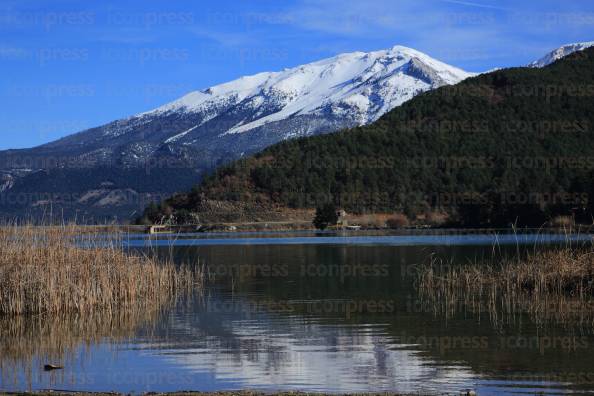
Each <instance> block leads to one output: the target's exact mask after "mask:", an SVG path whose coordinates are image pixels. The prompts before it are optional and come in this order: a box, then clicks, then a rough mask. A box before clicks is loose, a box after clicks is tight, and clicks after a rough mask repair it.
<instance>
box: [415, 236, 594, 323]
mask: <svg viewBox="0 0 594 396" xmlns="http://www.w3.org/2000/svg"><path fill="white" fill-rule="evenodd" d="M417 289H418V291H419V294H420V297H421V299H422V300H423V301H424V302H425V303H428V304H429V306H430V307H432V309H433V310H434V312H435V313H439V314H443V315H446V316H447V317H450V316H453V315H455V314H457V313H460V312H462V311H464V312H474V313H488V314H489V317H490V318H491V319H492V320H493V321H495V322H499V323H501V322H503V321H510V320H514V319H516V318H517V317H519V316H521V315H525V314H528V315H529V316H530V317H531V318H532V319H533V320H534V321H535V323H536V324H537V325H539V326H543V325H546V324H551V323H554V324H557V325H559V324H560V325H564V326H572V327H573V326H576V325H577V326H579V327H580V328H587V329H589V330H590V331H591V330H594V251H593V250H591V249H588V250H583V249H579V248H571V247H568V248H564V249H561V250H550V251H543V252H533V253H530V254H528V255H527V256H526V257H513V258H505V259H502V260H501V261H499V262H477V263H472V264H469V265H461V266H456V265H451V264H448V265H444V263H442V262H439V261H437V260H432V262H431V264H430V265H428V266H426V267H424V268H422V269H421V271H420V273H419V277H418V280H417Z"/></svg>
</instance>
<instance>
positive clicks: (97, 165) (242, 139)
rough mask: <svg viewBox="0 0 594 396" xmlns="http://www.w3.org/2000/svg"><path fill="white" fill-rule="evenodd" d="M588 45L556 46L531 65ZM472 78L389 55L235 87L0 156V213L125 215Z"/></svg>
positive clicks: (359, 57) (344, 58) (339, 61)
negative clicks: (62, 203)
mask: <svg viewBox="0 0 594 396" xmlns="http://www.w3.org/2000/svg"><path fill="white" fill-rule="evenodd" d="M591 45H594V43H584V44H576V45H573V46H565V47H562V48H560V49H559V50H557V51H555V52H553V53H551V54H549V55H547V57H545V58H543V59H542V60H540V61H537V62H534V64H533V65H534V66H544V65H546V64H547V62H552V61H554V60H555V59H557V58H560V57H562V56H564V55H567V54H569V53H571V52H574V51H577V50H579V49H584V48H587V47H588V46H591ZM473 75H474V74H473V73H468V72H465V71H463V70H461V69H458V68H456V67H453V66H450V65H447V64H445V63H443V62H440V61H438V60H435V59H433V58H431V57H430V56H428V55H426V54H423V53H421V52H419V51H416V50H414V49H411V48H407V47H402V46H396V47H393V48H390V49H387V50H383V51H374V52H367V53H365V52H353V53H348V54H341V55H337V56H335V57H332V58H328V59H324V60H321V61H318V62H313V63H309V64H306V65H303V66H298V67H294V68H289V69H285V70H283V71H280V72H266V73H260V74H256V75H253V76H248V77H243V78H239V79H237V80H235V81H231V82H228V83H224V84H220V85H216V86H213V87H210V88H208V89H204V90H201V91H195V92H191V93H189V94H187V95H185V96H184V97H182V98H180V99H178V100H176V101H173V102H171V103H168V104H166V105H164V106H162V107H159V108H157V109H154V110H151V111H148V112H144V113H141V114H137V115H134V116H132V117H129V118H126V119H122V120H117V121H114V122H111V123H109V124H107V125H104V126H100V127H97V128H92V129H89V130H86V131H82V132H80V133H77V134H74V135H71V136H68V137H65V138H63V139H60V140H57V141H55V142H52V143H49V144H46V145H43V146H39V147H36V148H32V149H27V150H9V151H4V152H0V172H2V174H3V176H2V178H0V192H1V193H2V194H3V195H2V198H3V199H2V200H1V201H0V212H2V207H1V206H2V202H9V203H10V202H12V201H14V202H17V203H18V205H17V206H19V210H20V209H26V208H31V207H39V206H43V205H42V204H44V203H48V202H49V203H53V202H55V201H56V200H55V195H52V194H55V193H58V194H59V193H63V192H67V194H66V198H67V199H68V202H67V205H69V206H70V207H71V208H76V209H77V210H79V209H80V210H81V211H82V212H83V213H86V212H87V211H88V210H89V213H96V210H99V209H97V208H100V209H101V210H105V213H109V214H113V213H114V212H115V211H114V208H113V207H109V205H107V206H106V205H104V203H105V202H108V203H113V202H115V203H116V204H114V205H115V206H118V207H121V208H125V210H126V211H127V212H126V213H127V215H128V216H129V215H130V212H131V211H132V212H133V211H134V210H142V208H143V207H144V206H145V205H146V204H147V201H148V200H149V199H155V197H156V198H157V199H159V198H164V197H165V196H167V195H169V194H171V193H173V192H176V191H181V190H186V189H188V188H189V187H191V186H192V185H193V184H195V183H197V182H198V181H199V179H200V177H201V174H202V173H203V172H205V171H208V170H211V169H213V168H216V167H218V166H219V165H221V164H223V163H227V162H230V161H232V160H234V159H237V158H240V157H242V156H244V155H249V154H252V153H255V152H257V151H260V150H262V149H264V148H265V147H267V146H270V145H272V144H274V143H277V142H280V141H283V140H286V139H290V138H295V137H301V136H310V135H316V134H322V133H331V132H334V131H337V130H340V129H343V128H349V127H355V126H359V125H363V124H367V123H370V122H373V121H375V120H377V119H378V118H379V117H381V116H382V115H383V114H385V113H386V112H388V111H390V110H391V109H393V108H394V107H396V106H399V105H401V104H402V103H404V102H406V101H408V100H410V99H412V98H413V97H414V96H416V95H418V94H420V93H422V92H426V91H429V90H432V89H435V88H438V87H441V86H444V85H448V84H456V83H458V82H460V81H462V80H464V79H466V78H468V77H471V76H473ZM105 186H107V187H105ZM116 193H117V197H118V199H113V196H114V194H116ZM48 194H49V195H48ZM147 196H148V197H147ZM6 197H8V198H6ZM9 206H10V205H9ZM112 206H113V205H112ZM11 208H12V206H11ZM89 208H90V209H89ZM11 210H12V209H11ZM122 214H124V212H120V215H122Z"/></svg>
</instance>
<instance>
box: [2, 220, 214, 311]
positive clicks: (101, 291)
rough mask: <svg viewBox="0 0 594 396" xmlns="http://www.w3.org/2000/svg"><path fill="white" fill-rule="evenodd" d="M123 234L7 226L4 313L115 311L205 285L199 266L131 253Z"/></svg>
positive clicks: (3, 233)
mask: <svg viewBox="0 0 594 396" xmlns="http://www.w3.org/2000/svg"><path fill="white" fill-rule="evenodd" d="M121 238H123V236H115V237H113V236H110V237H107V235H106V234H101V233H99V232H86V233H84V234H79V233H77V230H76V227H71V226H59V227H34V226H16V225H14V226H5V227H2V228H1V229H0V317H1V316H6V315H21V314H64V313H72V312H75V313H79V314H85V313H92V312H94V311H97V310H101V311H107V312H111V311H115V310H119V309H124V308H129V307H136V306H138V305H143V304H155V303H159V302H165V301H167V300H170V299H172V298H174V297H175V296H176V295H178V294H179V293H180V292H188V291H191V290H193V289H196V288H200V287H201V285H202V279H203V276H202V271H201V269H200V268H199V267H198V266H194V267H191V266H181V267H180V266H176V265H175V264H174V263H173V261H172V260H170V259H167V260H160V259H157V258H155V257H154V256H153V255H151V256H149V255H145V254H140V253H131V252H129V251H126V250H125V249H123V243H122V242H123V240H122V239H121Z"/></svg>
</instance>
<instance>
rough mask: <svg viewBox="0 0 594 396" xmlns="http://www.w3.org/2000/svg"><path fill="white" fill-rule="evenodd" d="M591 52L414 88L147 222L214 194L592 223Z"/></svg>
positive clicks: (236, 172) (261, 159)
mask: <svg viewBox="0 0 594 396" xmlns="http://www.w3.org/2000/svg"><path fill="white" fill-rule="evenodd" d="M593 126H594V49H589V50H586V51H583V52H580V53H575V54H573V55H571V56H569V57H567V58H565V59H563V60H561V61H559V62H556V63H555V64H553V65H551V66H548V67H546V68H544V69H531V68H515V69H505V70H500V71H496V72H493V73H489V74H484V75H480V76H477V77H475V78H471V79H468V80H466V81H464V82H462V83H460V84H458V85H456V86H451V87H443V88H440V89H437V90H435V91H431V92H428V93H425V94H421V95H420V96H417V97H416V98H414V99H413V100H411V101H409V102H407V103H405V104H404V105H402V106H401V107H398V108H396V109H394V110H392V111H391V112H389V113H387V114H386V115H385V116H383V117H382V118H381V119H380V120H378V121H377V122H375V123H374V124H371V125H368V126H363V127H358V128H354V129H350V130H344V131H341V132H338V133H335V134H330V135H322V136H315V137H309V138H303V139H296V140H290V141H286V142H283V143H280V144H277V145H275V146H272V147H270V148H268V149H266V150H264V151H263V152H261V153H259V154H257V155H255V156H253V157H249V158H246V159H242V160H240V161H237V162H235V163H233V164H232V165H230V166H226V167H223V168H220V169H218V170H217V171H216V172H214V173H213V174H212V175H210V176H208V177H206V178H205V179H204V180H203V181H202V183H201V185H199V186H198V187H196V188H194V189H193V190H192V192H190V193H184V194H178V195H176V196H174V197H172V198H171V199H169V200H167V201H165V202H163V203H162V204H161V205H160V206H154V207H152V208H149V209H148V210H147V212H146V213H145V216H144V219H143V220H144V221H159V220H162V219H163V218H164V217H167V216H172V218H176V215H178V217H177V218H176V219H177V220H178V221H187V220H188V216H189V215H190V214H194V215H193V217H192V216H190V217H192V218H197V216H196V214H198V215H199V213H200V212H201V211H202V210H204V208H205V203H206V202H213V201H217V202H236V203H239V202H241V203H242V204H243V205H244V206H246V205H247V206H250V205H251V206H254V207H259V208H266V207H268V206H270V207H275V206H280V207H289V208H316V207H321V206H323V205H324V204H325V203H328V202H332V203H334V204H335V205H336V206H338V207H341V208H344V209H345V210H347V211H349V212H353V213H372V212H375V213H379V212H384V213H386V212H388V213H389V212H401V213H405V214H407V215H408V216H411V217H412V216H415V215H418V214H421V213H423V212H427V211H432V210H438V211H445V212H447V213H449V214H450V215H451V216H452V218H455V219H457V221H458V222H459V223H460V224H461V225H467V226H472V225H492V226H502V225H509V224H510V223H515V224H518V225H542V224H543V223H544V222H546V221H547V220H550V219H551V218H553V217H555V216H568V215H572V216H575V217H576V219H577V220H578V221H580V222H590V223H591V222H592V211H593V209H594V202H593V200H594V191H593V190H594V184H593V180H594V179H593V176H594V133H593V132H594V129H593Z"/></svg>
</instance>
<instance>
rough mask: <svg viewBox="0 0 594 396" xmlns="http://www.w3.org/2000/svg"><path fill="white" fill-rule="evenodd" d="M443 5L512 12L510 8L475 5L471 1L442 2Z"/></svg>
mask: <svg viewBox="0 0 594 396" xmlns="http://www.w3.org/2000/svg"><path fill="white" fill-rule="evenodd" d="M441 1H442V2H443V3H450V4H459V5H463V6H468V7H475V8H488V9H491V10H500V11H510V10H509V9H508V8H503V7H499V6H495V5H491V4H481V3H474V2H471V1H461V0H441Z"/></svg>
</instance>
